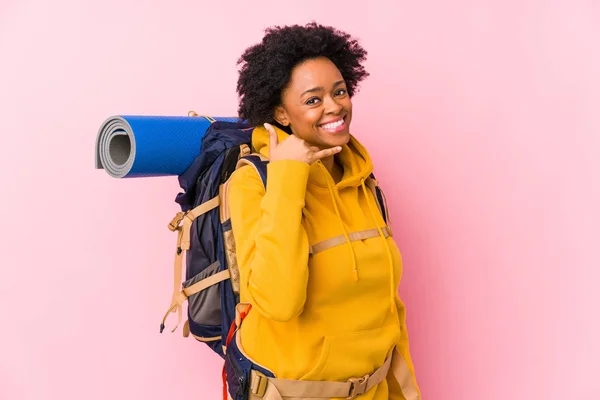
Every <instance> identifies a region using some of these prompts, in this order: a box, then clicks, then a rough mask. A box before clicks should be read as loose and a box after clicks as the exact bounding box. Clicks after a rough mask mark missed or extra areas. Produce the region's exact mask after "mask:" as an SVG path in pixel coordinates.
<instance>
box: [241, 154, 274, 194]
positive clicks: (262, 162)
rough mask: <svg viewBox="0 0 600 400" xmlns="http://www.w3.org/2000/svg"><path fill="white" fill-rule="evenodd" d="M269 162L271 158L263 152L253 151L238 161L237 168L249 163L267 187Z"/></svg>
mask: <svg viewBox="0 0 600 400" xmlns="http://www.w3.org/2000/svg"><path fill="white" fill-rule="evenodd" d="M268 163H269V159H268V158H267V157H265V156H263V155H262V154H259V153H252V154H250V155H247V156H243V157H241V158H240V160H239V161H238V163H237V166H236V169H238V168H241V167H242V166H244V165H249V166H251V167H252V168H254V169H255V170H256V172H257V173H258V175H259V176H260V179H261V180H262V183H263V185H264V187H265V189H266V188H267V164H268Z"/></svg>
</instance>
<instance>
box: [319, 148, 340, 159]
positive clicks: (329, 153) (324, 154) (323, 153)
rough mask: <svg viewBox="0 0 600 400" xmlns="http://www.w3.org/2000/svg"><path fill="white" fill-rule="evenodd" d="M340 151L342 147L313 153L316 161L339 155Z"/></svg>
mask: <svg viewBox="0 0 600 400" xmlns="http://www.w3.org/2000/svg"><path fill="white" fill-rule="evenodd" d="M340 151H342V148H341V147H339V146H337V147H332V148H330V149H325V150H321V151H317V152H316V153H313V157H314V158H315V160H320V159H321V158H325V157H329V156H332V155H334V154H337V153H339V152H340Z"/></svg>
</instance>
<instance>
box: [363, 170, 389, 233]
mask: <svg viewBox="0 0 600 400" xmlns="http://www.w3.org/2000/svg"><path fill="white" fill-rule="evenodd" d="M365 184H366V185H367V187H368V188H369V189H370V190H371V192H373V196H375V200H377V207H378V208H379V211H380V212H381V216H382V217H383V221H384V222H385V223H386V225H388V226H389V225H391V224H392V220H391V217H390V213H389V211H388V207H387V199H386V198H385V194H384V193H383V190H381V187H380V186H379V181H378V180H377V179H376V178H375V175H374V174H371V175H370V176H369V178H368V179H367V180H366V181H365Z"/></svg>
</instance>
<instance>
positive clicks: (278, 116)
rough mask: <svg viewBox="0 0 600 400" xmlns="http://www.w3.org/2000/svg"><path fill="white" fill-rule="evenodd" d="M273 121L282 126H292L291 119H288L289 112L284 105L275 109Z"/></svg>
mask: <svg viewBox="0 0 600 400" xmlns="http://www.w3.org/2000/svg"><path fill="white" fill-rule="evenodd" d="M273 119H275V121H277V123H279V124H280V125H282V126H289V125H290V119H289V117H288V114H287V111H286V110H285V108H284V107H283V106H282V105H279V106H277V107H275V110H273Z"/></svg>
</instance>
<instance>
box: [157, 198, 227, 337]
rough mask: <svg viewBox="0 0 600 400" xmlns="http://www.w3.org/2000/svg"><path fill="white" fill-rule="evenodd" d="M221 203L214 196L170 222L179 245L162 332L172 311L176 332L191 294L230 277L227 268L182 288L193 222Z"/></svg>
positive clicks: (170, 228) (180, 213)
mask: <svg viewBox="0 0 600 400" xmlns="http://www.w3.org/2000/svg"><path fill="white" fill-rule="evenodd" d="M219 204H220V199H219V197H218V196H217V197H214V198H212V199H210V200H209V201H207V202H204V203H202V204H200V205H199V206H197V207H196V208H194V209H192V210H190V211H187V212H183V211H180V212H178V213H177V215H175V218H173V220H172V221H171V222H170V223H169V230H170V231H172V232H177V247H176V251H175V260H174V263H173V266H174V269H173V296H172V298H171V305H170V306H169V310H168V311H167V312H166V313H165V316H164V317H163V320H162V323H161V324H160V332H161V333H162V332H163V330H164V329H165V323H166V320H167V318H168V316H169V314H170V313H172V312H173V313H174V312H177V325H175V327H174V328H173V329H172V330H171V332H175V330H177V327H178V326H179V324H180V323H181V319H182V305H183V303H184V302H185V301H186V300H187V298H188V297H189V296H191V295H192V294H195V293H198V292H199V291H201V290H204V289H206V288H207V287H209V286H212V285H214V284H216V283H219V282H221V281H223V280H225V279H228V278H229V271H228V270H225V271H222V272H219V273H218V274H215V275H213V276H212V277H210V278H209V279H204V280H201V281H199V282H196V283H195V284H194V285H191V286H189V287H187V288H183V289H182V288H181V286H180V285H181V276H182V269H183V254H184V252H185V251H186V250H189V248H190V230H191V227H192V223H193V222H194V220H195V219H196V218H198V217H199V216H200V215H202V214H205V213H207V212H209V211H210V210H212V209H214V208H217V207H218V206H219Z"/></svg>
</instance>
